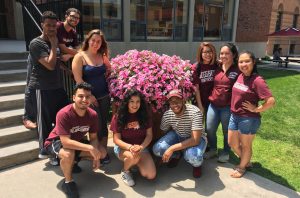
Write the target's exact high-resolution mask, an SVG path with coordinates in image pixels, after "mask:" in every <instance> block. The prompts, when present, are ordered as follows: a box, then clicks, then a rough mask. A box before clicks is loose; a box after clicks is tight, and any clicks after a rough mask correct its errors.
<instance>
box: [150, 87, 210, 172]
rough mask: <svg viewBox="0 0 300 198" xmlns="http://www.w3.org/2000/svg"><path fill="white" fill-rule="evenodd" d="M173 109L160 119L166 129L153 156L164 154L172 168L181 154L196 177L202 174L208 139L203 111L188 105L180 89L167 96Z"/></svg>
mask: <svg viewBox="0 0 300 198" xmlns="http://www.w3.org/2000/svg"><path fill="white" fill-rule="evenodd" d="M167 98H168V103H169V106H170V109H169V110H167V111H166V112H165V113H164V115H163V117H162V120H161V125H160V128H161V130H163V131H165V132H167V134H166V135H164V136H163V137H161V138H160V139H159V140H158V141H157V142H156V143H155V144H154V146H153V153H154V155H156V156H158V157H161V162H162V163H168V167H169V168H173V167H175V166H177V164H178V162H179V160H180V158H181V155H182V154H183V156H184V159H185V161H187V162H188V163H189V164H191V165H192V167H193V176H194V177H195V178H199V177H200V176H201V165H202V163H203V153H204V152H205V149H206V145H207V139H206V137H205V133H204V132H203V124H202V117H203V115H202V113H201V111H200V109H199V108H198V107H196V106H194V105H191V104H186V103H185V101H184V99H183V96H182V92H181V91H180V90H178V89H174V90H172V91H170V93H169V94H168V95H167Z"/></svg>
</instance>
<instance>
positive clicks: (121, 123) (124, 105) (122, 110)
mask: <svg viewBox="0 0 300 198" xmlns="http://www.w3.org/2000/svg"><path fill="white" fill-rule="evenodd" d="M132 96H138V97H139V98H140V100H141V103H140V108H139V109H138V111H137V119H138V122H139V125H140V126H141V128H145V127H146V124H147V122H148V118H149V116H148V109H147V103H146V101H145V97H144V95H143V94H142V93H141V92H139V91H138V90H136V89H130V90H128V91H127V92H126V94H125V96H124V99H123V100H122V102H121V105H120V107H119V109H118V117H117V125H118V130H119V131H122V130H123V129H124V128H125V127H126V124H127V123H128V119H129V112H128V103H129V100H130V99H131V97H132Z"/></svg>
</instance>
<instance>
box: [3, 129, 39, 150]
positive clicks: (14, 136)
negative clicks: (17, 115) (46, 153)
mask: <svg viewBox="0 0 300 198" xmlns="http://www.w3.org/2000/svg"><path fill="white" fill-rule="evenodd" d="M34 138H36V139H37V138H38V136H37V131H36V130H29V129H26V128H25V127H24V126H23V125H19V126H13V127H7V128H3V129H0V147H3V146H5V145H9V144H13V143H20V142H24V141H29V140H32V139H34Z"/></svg>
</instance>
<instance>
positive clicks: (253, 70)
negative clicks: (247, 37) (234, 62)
mask: <svg viewBox="0 0 300 198" xmlns="http://www.w3.org/2000/svg"><path fill="white" fill-rule="evenodd" d="M242 54H248V55H249V56H250V58H251V60H252V62H253V69H252V72H251V75H252V74H258V71H257V61H256V57H255V55H254V53H253V52H250V51H247V50H245V51H242V52H241V53H240V54H239V57H238V58H240V56H241V55H242Z"/></svg>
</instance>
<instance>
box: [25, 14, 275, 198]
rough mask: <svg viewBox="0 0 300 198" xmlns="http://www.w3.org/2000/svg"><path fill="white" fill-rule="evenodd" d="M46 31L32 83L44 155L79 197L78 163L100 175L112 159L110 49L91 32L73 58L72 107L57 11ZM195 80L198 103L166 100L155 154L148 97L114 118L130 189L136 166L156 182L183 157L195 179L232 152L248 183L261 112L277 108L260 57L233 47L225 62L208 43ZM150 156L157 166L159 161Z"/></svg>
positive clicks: (175, 97) (131, 100) (137, 98)
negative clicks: (160, 171) (220, 140)
mask: <svg viewBox="0 0 300 198" xmlns="http://www.w3.org/2000/svg"><path fill="white" fill-rule="evenodd" d="M72 14H73V15H74V16H72V17H71V18H72V19H74V20H77V23H78V20H79V17H80V14H78V13H77V12H75V13H72ZM75 15H76V16H75ZM67 17H70V13H69V15H66V18H67ZM66 20H67V19H66ZM73 25H74V24H73ZM42 28H43V33H42V35H41V36H39V37H37V38H36V39H34V40H33V41H32V42H31V44H30V53H29V62H31V67H32V70H31V71H30V74H29V76H30V79H29V83H28V88H29V89H30V93H35V94H36V100H37V104H36V106H37V127H38V132H39V140H40V149H41V152H40V155H42V154H47V155H50V156H51V159H52V164H56V165H58V164H60V167H61V170H62V172H63V174H64V177H65V180H64V182H63V184H62V189H63V190H64V192H65V193H66V194H67V196H68V197H78V196H79V193H78V190H77V186H76V183H75V182H74V181H73V179H72V172H80V171H81V168H80V167H79V166H78V162H79V161H80V160H81V159H90V160H92V162H93V169H98V168H99V166H100V163H101V162H102V163H109V161H110V157H109V155H108V154H107V135H108V129H107V123H108V113H109V109H110V97H109V90H108V82H107V81H106V77H107V76H108V75H109V72H110V69H111V67H110V63H109V57H108V46H107V42H106V40H105V38H104V35H103V33H102V32H101V31H100V30H98V29H96V30H92V31H90V32H89V33H88V35H87V36H86V38H85V39H84V42H83V45H82V47H81V49H80V50H78V51H76V53H74V54H72V55H75V56H74V59H73V61H72V73H73V75H74V79H75V81H76V86H75V89H74V95H73V103H72V104H69V103H68V102H67V96H66V93H65V91H64V90H63V87H62V84H61V79H60V75H59V74H60V73H59V72H60V66H59V64H57V57H58V54H57V48H59V46H58V45H57V35H56V33H57V19H56V15H55V14H54V13H53V12H50V11H46V12H44V13H43V16H42ZM70 57H71V55H70ZM192 80H193V83H194V85H195V98H196V104H195V105H192V104H188V103H186V101H184V99H183V96H182V92H181V90H180V87H179V88H178V89H174V90H172V91H170V92H169V93H168V94H167V95H166V96H165V97H166V100H167V101H168V104H169V107H170V109H169V110H167V111H166V112H164V114H163V117H162V120H161V125H160V128H161V130H163V131H164V132H165V135H163V136H162V137H161V138H160V139H158V140H157V141H156V142H153V143H154V144H153V146H152V148H149V145H150V144H151V142H152V137H153V134H152V133H153V132H152V120H151V116H150V115H149V110H148V108H147V107H148V106H147V104H146V101H145V98H144V96H143V95H142V94H141V93H140V92H139V91H138V90H135V89H130V90H127V91H126V93H125V96H124V99H123V100H122V101H121V104H120V106H119V107H118V111H117V113H116V114H115V115H114V116H113V118H112V121H111V131H113V141H114V143H115V146H114V153H115V155H116V156H117V158H118V159H120V160H121V161H123V169H122V171H121V178H122V180H123V181H124V183H126V184H127V185H128V186H133V185H135V182H134V179H133V177H132V174H131V171H130V170H131V168H132V167H133V166H137V167H138V169H139V172H140V173H141V175H142V176H144V177H146V178H147V179H154V178H155V177H156V167H157V165H160V164H163V163H167V165H168V167H170V168H172V167H175V166H176V165H177V164H178V161H179V160H180V158H181V157H182V156H183V158H184V159H185V161H187V162H188V163H189V164H191V166H192V167H193V176H194V177H195V178H198V177H200V176H201V165H202V163H203V158H207V159H208V158H212V157H215V156H217V155H218V161H219V162H227V161H228V160H229V152H230V148H232V149H233V151H234V152H235V153H236V154H237V155H238V156H239V158H240V163H239V165H238V166H237V167H235V169H234V171H233V172H232V174H231V177H234V178H240V177H242V176H243V175H244V173H245V171H246V168H247V167H249V166H251V162H250V160H251V155H252V141H253V139H254V137H255V133H256V132H257V130H258V128H259V126H260V112H263V111H266V110H267V109H269V108H271V107H272V106H273V105H274V104H275V99H274V97H273V96H272V93H271V91H270V90H269V88H268V86H267V84H266V82H265V81H264V80H263V78H262V77H261V76H260V75H259V74H258V73H257V65H256V58H255V56H254V55H253V53H251V52H247V51H246V52H242V53H240V54H238V50H237V48H236V46H235V45H233V44H231V43H226V44H224V45H223V46H222V47H221V48H220V56H219V58H218V57H217V54H216V50H215V47H214V46H213V45H212V44H211V43H207V42H203V43H201V44H200V46H199V49H198V52H197V63H196V64H195V65H194V73H193V79H192ZM261 100H262V101H263V102H262V103H259V101H261ZM55 117H56V119H55ZM220 123H221V124H222V129H223V136H224V149H223V151H222V152H220V153H219V154H218V153H217V136H216V132H217V128H218V125H219V124H220ZM53 124H55V125H54V127H53ZM44 125H46V127H45V126H44ZM203 125H205V126H203ZM49 129H51V130H49ZM87 133H88V139H87V138H86V134H87ZM206 133H207V136H206V135H205V134H206ZM207 145H208V148H209V149H206V147H207ZM206 150H208V151H207V152H205V151H206ZM43 152H44V153H43ZM151 153H153V155H154V156H156V157H157V160H153V155H151ZM53 159H56V163H54V162H55V160H54V161H53ZM155 161H156V165H155Z"/></svg>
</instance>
